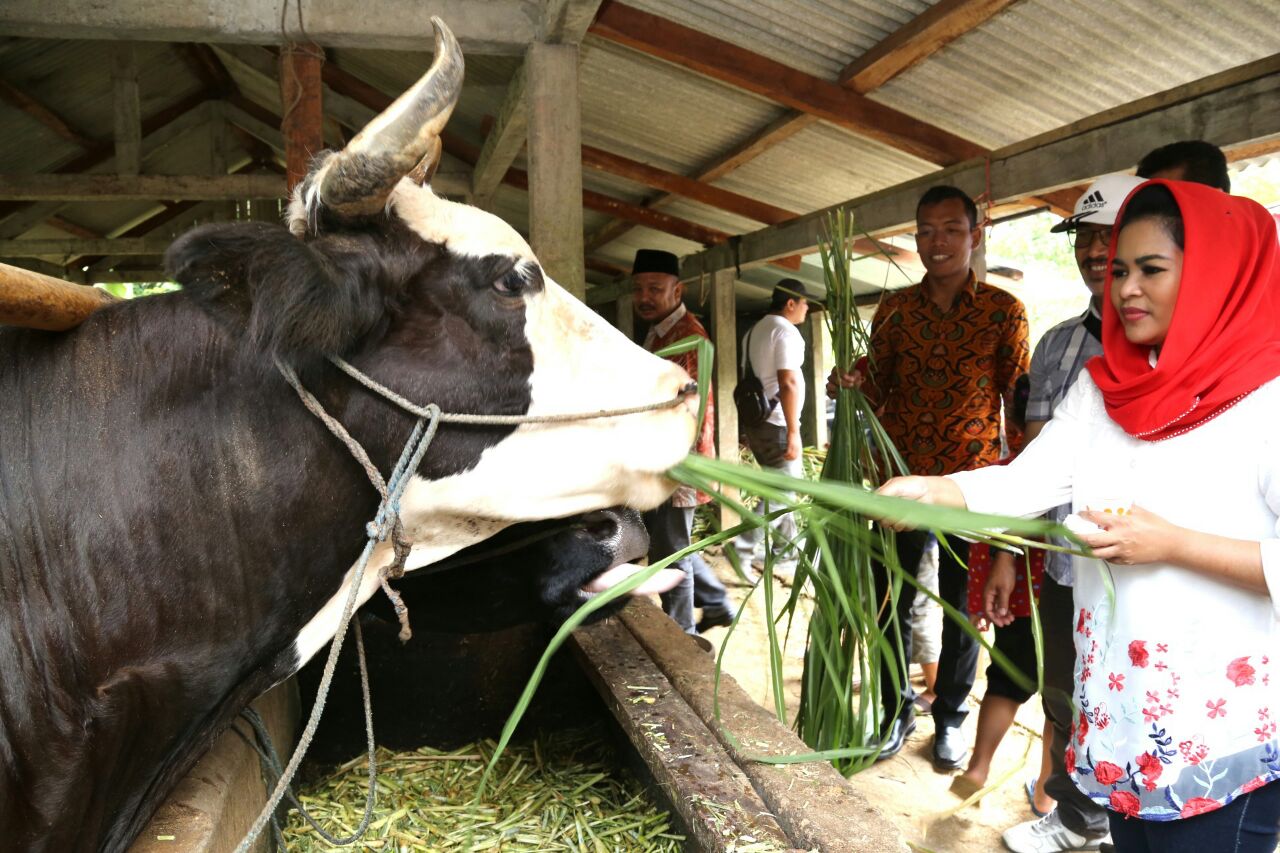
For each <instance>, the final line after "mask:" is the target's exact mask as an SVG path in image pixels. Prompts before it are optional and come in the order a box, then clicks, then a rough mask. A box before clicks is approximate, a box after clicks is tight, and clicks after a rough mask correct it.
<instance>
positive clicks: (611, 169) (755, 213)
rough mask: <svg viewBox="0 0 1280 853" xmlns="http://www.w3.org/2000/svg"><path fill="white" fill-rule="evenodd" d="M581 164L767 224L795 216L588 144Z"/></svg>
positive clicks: (787, 211)
mask: <svg viewBox="0 0 1280 853" xmlns="http://www.w3.org/2000/svg"><path fill="white" fill-rule="evenodd" d="M582 165H584V166H586V167H587V168H589V169H595V170H597V171H600V172H605V173H607V174H610V175H617V176H618V177H620V178H626V179H627V180H629V181H635V182H636V183H639V184H644V185H645V186H648V187H652V188H653V189H656V190H665V191H666V192H669V193H672V194H674V195H679V196H683V197H684V198H688V199H692V200H693V201H697V202H701V203H702V204H705V205H709V206H711V207H715V208H719V209H720V210H727V211H729V212H730V213H736V214H738V215H739V216H745V217H746V218H748V219H754V220H755V221H757V222H763V223H766V224H769V225H772V224H774V223H777V222H785V221H787V220H788V219H794V218H795V217H796V216H798V215H799V214H797V213H793V212H792V211H790V210H785V209H783V208H781V207H776V206H774V205H772V204H766V203H765V202H762V201H756V200H755V199H753V198H748V197H747V196H744V195H739V194H738V193H735V192H730V191H729V190H724V189H721V188H719V187H716V186H712V185H711V184H706V183H703V182H701V181H697V180H694V179H693V178H686V177H685V176H684V175H677V174H676V173H674V172H668V171H666V170H665V169H659V168H657V167H655V166H650V165H648V164H647V163H641V162H639V161H637V160H631V159H629V158H627V157H623V156H621V155H618V154H612V153H610V152H608V151H602V150H601V149H599V148H593V147H591V146H590V145H584V146H582Z"/></svg>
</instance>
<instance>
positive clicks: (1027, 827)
mask: <svg viewBox="0 0 1280 853" xmlns="http://www.w3.org/2000/svg"><path fill="white" fill-rule="evenodd" d="M1001 837H1002V838H1003V839H1004V846H1005V847H1008V848H1009V849H1010V850H1012V851H1013V853H1060V851H1064V850H1097V849H1098V848H1099V847H1100V846H1101V845H1102V843H1103V842H1104V841H1110V840H1111V836H1110V834H1108V835H1104V836H1102V837H1101V838H1088V837H1086V836H1084V835H1080V834H1079V833H1076V832H1072V831H1071V830H1069V829H1067V828H1066V827H1065V826H1063V825H1062V820H1061V819H1060V818H1059V817H1058V810H1057V809H1054V810H1053V811H1051V812H1049V813H1048V814H1047V815H1045V816H1044V817H1042V818H1040V819H1039V820H1029V821H1027V822H1026V823H1020V824H1018V825H1017V826H1014V827H1010V828H1009V829H1006V830H1005V831H1004V835H1003V836H1001Z"/></svg>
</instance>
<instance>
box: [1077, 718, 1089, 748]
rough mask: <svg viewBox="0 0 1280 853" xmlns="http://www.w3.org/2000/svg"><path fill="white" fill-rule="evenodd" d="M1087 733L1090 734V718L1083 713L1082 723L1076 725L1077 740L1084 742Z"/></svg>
mask: <svg viewBox="0 0 1280 853" xmlns="http://www.w3.org/2000/svg"><path fill="white" fill-rule="evenodd" d="M1087 734H1089V718H1088V717H1086V716H1085V715H1084V714H1081V715H1080V725H1079V726H1077V727H1076V740H1077V741H1079V742H1080V743H1084V738H1085V735H1087Z"/></svg>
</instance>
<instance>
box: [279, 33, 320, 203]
mask: <svg viewBox="0 0 1280 853" xmlns="http://www.w3.org/2000/svg"><path fill="white" fill-rule="evenodd" d="M323 62H324V51H323V50H321V49H320V48H319V47H318V46H316V45H313V44H298V43H296V42H289V43H288V44H286V45H285V46H284V47H283V48H282V49H281V51H280V103H281V104H282V105H283V109H284V118H283V119H282V121H281V123H280V130H281V131H282V132H283V133H284V154H285V167H286V169H287V170H288V176H287V181H288V185H289V191H290V192H293V188H294V187H295V186H297V184H298V182H299V181H301V180H302V179H303V178H305V177H306V176H307V171H308V170H309V169H310V167H311V158H312V157H314V156H315V155H317V154H319V153H320V152H321V151H322V150H324V127H323V125H324V105H323V102H322V95H321V90H322V87H321V84H320V66H321V64H323Z"/></svg>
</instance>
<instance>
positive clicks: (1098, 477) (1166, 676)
mask: <svg viewBox="0 0 1280 853" xmlns="http://www.w3.org/2000/svg"><path fill="white" fill-rule="evenodd" d="M1277 424H1280V380H1272V381H1271V382H1269V383H1268V384H1266V385H1264V386H1262V387H1261V388H1259V389H1258V390H1256V391H1255V392H1253V393H1252V394H1250V395H1248V396H1246V397H1245V398H1244V399H1242V400H1241V401H1240V402H1239V403H1238V404H1237V405H1235V406H1234V407H1232V408H1230V409H1227V410H1226V411H1224V412H1223V413H1222V414H1220V415H1219V416H1218V417H1216V418H1214V419H1213V420H1211V421H1208V422H1207V423H1205V424H1203V425H1202V426H1200V427H1198V428H1196V429H1194V430H1191V431H1189V432H1186V433H1183V434H1181V435H1177V436H1174V437H1173V438H1170V439H1167V440H1165V441H1160V442H1147V441H1141V440H1139V439H1135V438H1133V437H1131V436H1129V435H1127V434H1126V433H1125V432H1124V431H1123V430H1122V429H1121V428H1120V427H1119V426H1118V425H1117V424H1116V423H1115V422H1114V421H1112V420H1111V418H1110V417H1108V415H1107V413H1106V410H1105V408H1104V406H1103V402H1102V395H1101V393H1100V392H1099V391H1098V388H1097V386H1096V385H1095V384H1094V383H1093V380H1092V378H1091V377H1090V376H1089V374H1088V372H1087V371H1086V372H1082V373H1081V375H1080V378H1079V380H1077V382H1076V383H1075V385H1074V386H1073V387H1072V389H1071V391H1070V392H1069V393H1068V395H1067V397H1066V399H1065V400H1064V401H1063V402H1062V404H1061V405H1060V406H1059V407H1058V409H1057V411H1056V412H1055V413H1054V417H1053V420H1051V421H1050V422H1049V423H1048V424H1047V425H1046V426H1045V429H1044V431H1043V432H1042V433H1041V434H1040V436H1039V437H1038V438H1036V440H1035V441H1033V442H1031V444H1030V445H1028V446H1027V448H1026V449H1024V450H1023V452H1022V453H1021V454H1020V455H1019V456H1018V458H1017V459H1016V460H1015V461H1014V462H1013V463H1012V464H1010V465H1007V466H1003V467H993V468H985V469H982V470H978V471H968V472H964V473H961V474H955V475H952V479H953V480H954V481H955V482H956V483H957V484H958V485H959V486H960V489H961V491H962V492H963V493H964V496H965V500H966V501H967V503H968V505H969V507H970V509H973V510H977V511H979V512H997V513H1003V514H1008V515H1021V516H1034V515H1038V514H1040V513H1042V512H1044V511H1045V510H1047V509H1049V508H1051V507H1054V506H1058V505H1059V504H1062V503H1067V502H1070V503H1071V505H1072V508H1073V510H1074V511H1075V512H1080V511H1081V510H1085V509H1094V510H1106V509H1112V510H1116V509H1120V508H1123V507H1127V506H1129V505H1131V504H1137V505H1138V506H1141V507H1143V508H1145V509H1147V510H1149V511H1151V512H1153V513H1155V514H1157V515H1159V516H1162V517H1163V518H1165V519H1167V520H1168V521H1169V522H1171V523H1173V524H1175V525H1179V526H1181V527H1186V528H1191V529H1195V530H1201V531H1205V532H1209V533H1215V534H1218V535H1221V536H1227V537H1232V538H1237V539H1250V540H1258V541H1260V542H1261V543H1262V544H1261V548H1262V561H1263V572H1264V574H1265V577H1266V582H1267V587H1268V589H1269V595H1268V594H1259V593H1256V592H1250V591H1248V590H1244V589H1241V588H1239V587H1236V586H1232V585H1230V584H1227V583H1225V582H1223V581H1219V580H1216V579H1214V578H1211V577H1209V576H1207V575H1204V574H1201V573H1198V572H1193V571H1191V570H1189V569H1183V568H1179V567H1177V566H1172V565H1165V564H1148V565H1137V566H1124V565H1114V566H1113V565H1110V564H1108V563H1106V562H1104V561H1101V560H1095V559H1085V558H1080V557H1077V558H1076V564H1075V577H1076V584H1075V604H1076V617H1075V626H1074V629H1075V630H1074V634H1075V644H1076V673H1075V684H1076V687H1075V696H1074V699H1075V703H1076V710H1077V712H1078V715H1077V717H1076V720H1075V724H1074V726H1073V733H1072V739H1071V744H1070V747H1069V748H1068V750H1067V754H1066V761H1067V769H1068V771H1069V772H1070V773H1071V775H1072V778H1073V779H1074V780H1075V783H1076V785H1077V786H1078V787H1079V788H1080V789H1081V790H1082V791H1084V792H1085V793H1086V794H1088V795H1089V796H1090V797H1091V798H1092V799H1093V800H1095V801H1096V802H1098V803H1100V804H1102V805H1104V806H1106V807H1108V808H1110V809H1112V810H1114V811H1117V812H1120V813H1123V814H1126V815H1130V816H1138V817H1142V818H1144V819H1148V820H1176V819H1178V818H1181V817H1189V816H1191V815H1195V814H1200V813H1202V812H1207V811H1212V810H1213V809H1216V808H1219V807H1221V806H1223V805H1226V804H1227V803H1229V802H1231V800H1233V799H1235V798H1236V797H1238V796H1240V795H1241V794H1243V793H1247V792H1249V791H1252V790H1254V789H1255V788H1259V787H1261V786H1262V785H1265V784H1267V783H1268V782H1271V781H1273V780H1275V779H1277V778H1280V748H1278V743H1280V742H1278V740H1277V737H1276V721H1277V719H1280V682H1277V681H1276V678H1277V677H1280V673H1274V672H1273V668H1274V666H1273V658H1275V657H1276V656H1277V654H1280V647H1278V646H1277V639H1278V638H1280V629H1278V627H1277V626H1278V625H1280V621H1278V620H1280V611H1278V609H1277V604H1278V603H1280V538H1277V537H1280V529H1278V528H1277V520H1278V518H1280V435H1277V433H1276V428H1277ZM1109 585H1114V590H1115V594H1114V597H1112V596H1111V595H1109V594H1108V591H1107V589H1108V586H1109Z"/></svg>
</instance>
